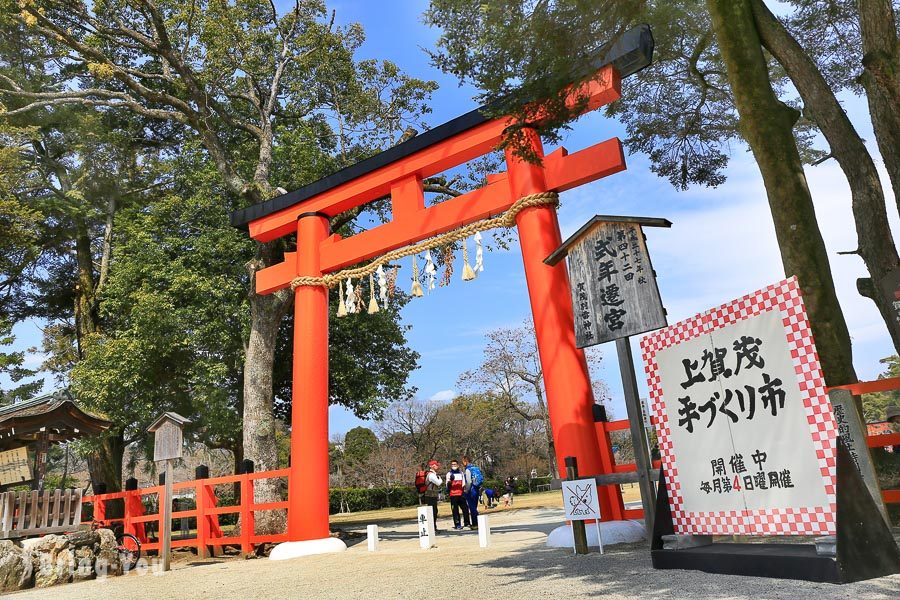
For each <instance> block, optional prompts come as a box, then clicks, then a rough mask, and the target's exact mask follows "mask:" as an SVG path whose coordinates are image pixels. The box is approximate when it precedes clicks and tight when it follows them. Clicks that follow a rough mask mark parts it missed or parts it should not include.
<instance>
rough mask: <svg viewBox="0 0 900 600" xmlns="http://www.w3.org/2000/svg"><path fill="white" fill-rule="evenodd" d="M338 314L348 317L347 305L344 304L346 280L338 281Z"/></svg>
mask: <svg viewBox="0 0 900 600" xmlns="http://www.w3.org/2000/svg"><path fill="white" fill-rule="evenodd" d="M337 316H339V317H346V316H347V307H346V306H345V305H344V282H343V281H338V308H337Z"/></svg>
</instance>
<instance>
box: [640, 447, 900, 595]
mask: <svg viewBox="0 0 900 600" xmlns="http://www.w3.org/2000/svg"><path fill="white" fill-rule="evenodd" d="M836 528H837V553H836V554H837V555H836V556H834V557H831V556H821V555H819V554H817V553H816V547H815V545H813V544H765V543H761V544H737V543H721V542H716V543H713V544H710V545H708V546H700V547H694V548H684V549H678V550H666V549H664V548H663V540H662V536H664V535H670V534H673V533H675V529H674V526H673V524H672V513H671V511H670V510H669V494H668V491H667V489H666V482H665V472H664V471H662V470H660V477H659V492H658V493H657V497H656V517H655V519H654V527H653V539H652V544H651V552H650V553H651V558H652V561H653V567H654V568H656V569H692V570H697V571H705V572H707V573H719V574H724V575H746V576H753V577H774V578H780V579H802V580H805V581H817V582H825V583H852V582H854V581H862V580H864V579H872V578H874V577H882V576H885V575H891V574H894V573H900V551H898V549H897V544H896V543H895V542H894V537H893V535H892V534H891V531H890V529H888V528H887V526H886V525H885V523H884V521H883V520H882V518H881V515H880V513H879V512H878V507H877V506H876V505H875V501H874V500H872V496H871V495H870V493H869V490H868V489H867V488H866V486H865V484H864V483H863V480H862V478H861V477H860V475H859V472H858V471H857V470H856V467H855V466H854V465H853V460H852V458H851V457H850V453H849V452H848V451H847V449H846V447H845V446H844V444H843V442H842V441H841V440H840V439H838V451H837V523H836Z"/></svg>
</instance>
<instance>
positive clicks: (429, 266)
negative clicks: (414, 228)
mask: <svg viewBox="0 0 900 600" xmlns="http://www.w3.org/2000/svg"><path fill="white" fill-rule="evenodd" d="M435 273H437V269H436V268H435V266H434V261H433V260H431V250H426V251H425V281H427V282H428V283H427V285H426V286H425V287H426V288H427V289H428V290H429V291H431V290H433V289H434V276H435Z"/></svg>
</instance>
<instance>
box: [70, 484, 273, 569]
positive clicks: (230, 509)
mask: <svg viewBox="0 0 900 600" xmlns="http://www.w3.org/2000/svg"><path fill="white" fill-rule="evenodd" d="M288 473H289V470H288V469H279V470H276V471H262V472H260V473H244V474H241V475H227V476H225V477H211V478H208V479H197V480H194V481H183V482H180V483H174V484H172V491H173V495H174V492H178V491H179V490H188V489H193V490H194V499H195V502H196V507H195V508H193V509H191V510H179V511H175V512H173V513H172V519H173V520H174V519H189V518H192V517H193V518H196V520H197V528H196V535H195V536H194V537H191V538H184V539H173V540H172V547H173V548H183V547H192V548H197V554H198V555H199V556H201V557H206V556H207V555H208V553H209V547H221V546H240V548H241V551H242V552H245V553H247V552H252V551H253V549H254V547H255V546H256V545H257V544H262V543H277V542H283V541H286V540H287V534H286V533H278V534H266V535H256V531H255V520H256V519H255V514H256V513H257V512H260V511H266V510H279V509H287V507H288V503H287V501H282V502H262V503H256V501H255V500H254V497H253V488H254V482H255V481H257V480H259V479H273V478H278V477H287V476H288ZM235 483H239V484H240V489H241V493H240V503H239V504H235V505H231V506H219V505H218V498H217V497H216V493H215V487H216V486H218V485H227V484H235ZM154 494H155V495H156V496H157V500H158V501H157V502H156V506H157V507H160V506H162V505H163V504H162V503H163V502H165V501H166V499H165V498H163V495H164V494H165V487H164V486H161V485H157V486H153V487H148V488H142V489H137V490H130V491H125V492H115V493H111V494H96V495H93V496H84V497H83V498H82V503H83V504H90V505H92V507H93V518H94V520H95V521H101V522H104V523H116V522H120V523H122V524H123V526H124V529H125V532H126V533H131V534H133V535H135V536H137V538H138V539H140V540H141V548H142V550H146V551H154V550H155V551H157V552H158V551H159V548H160V541H159V539H158V538H157V539H156V540H155V541H152V542H151V541H150V538H149V536H148V535H147V534H146V528H145V523H150V522H155V523H156V524H157V527H156V531H157V534H158V532H160V531H162V514H161V513H160V512H159V510H158V508H157V512H156V513H152V514H146V508H145V505H144V502H143V498H144V496H152V495H154ZM110 500H122V501H123V503H124V511H125V513H124V516H122V517H117V518H107V516H106V508H107V507H106V505H107V503H108V502H109V501H110ZM169 501H170V502H171V499H169ZM234 513H237V514H239V515H240V534H239V535H232V536H226V535H223V532H222V528H221V527H220V526H219V515H224V514H234Z"/></svg>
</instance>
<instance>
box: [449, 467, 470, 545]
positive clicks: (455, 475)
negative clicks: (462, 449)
mask: <svg viewBox="0 0 900 600" xmlns="http://www.w3.org/2000/svg"><path fill="white" fill-rule="evenodd" d="M465 487H466V476H465V474H464V473H463V472H462V471H461V470H460V469H459V463H458V462H457V461H455V460H451V461H450V471H449V472H447V496H448V497H449V498H450V507H451V509H452V510H453V529H462V528H463V525H462V523H460V520H459V509H460V508H462V514H463V519H464V522H465V526H466V527H470V526H471V522H470V521H469V505H468V504H467V503H466V498H465V496H464V492H465Z"/></svg>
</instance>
